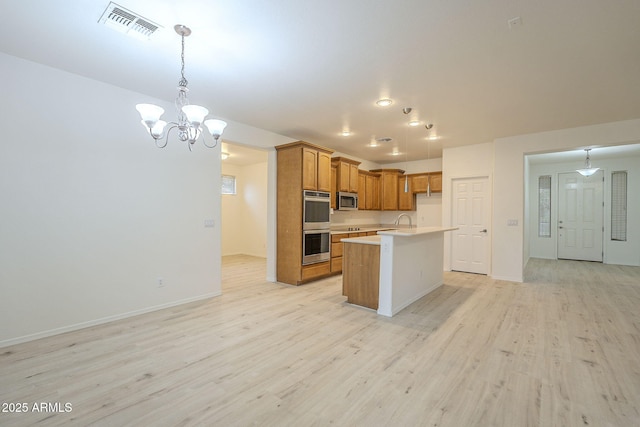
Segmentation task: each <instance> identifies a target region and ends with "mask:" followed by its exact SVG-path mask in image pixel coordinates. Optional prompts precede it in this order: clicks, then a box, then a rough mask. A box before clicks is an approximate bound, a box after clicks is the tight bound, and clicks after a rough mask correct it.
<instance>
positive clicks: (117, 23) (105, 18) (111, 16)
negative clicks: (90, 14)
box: [98, 2, 162, 40]
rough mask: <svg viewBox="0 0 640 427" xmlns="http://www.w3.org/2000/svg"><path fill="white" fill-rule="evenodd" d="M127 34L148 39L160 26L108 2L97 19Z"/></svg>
mask: <svg viewBox="0 0 640 427" xmlns="http://www.w3.org/2000/svg"><path fill="white" fill-rule="evenodd" d="M98 22H100V23H102V24H105V25H107V26H108V27H110V28H113V29H115V30H118V31H120V32H122V33H125V34H127V35H130V36H133V37H136V38H141V39H145V40H148V39H149V38H151V36H152V35H153V34H154V33H155V32H156V31H157V30H159V29H160V28H162V26H160V25H158V24H156V23H154V22H152V21H151V20H149V19H147V18H143V17H141V16H140V15H138V14H136V13H134V12H132V11H130V10H128V9H126V8H124V7H122V6H120V5H119V4H116V3H114V2H110V3H109V5H108V6H107V8H106V9H105V10H104V13H103V14H102V16H101V17H100V20H99V21H98Z"/></svg>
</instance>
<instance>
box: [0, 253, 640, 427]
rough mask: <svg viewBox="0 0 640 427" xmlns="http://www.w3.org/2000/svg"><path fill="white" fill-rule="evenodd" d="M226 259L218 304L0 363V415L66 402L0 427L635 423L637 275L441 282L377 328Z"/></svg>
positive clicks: (377, 321)
mask: <svg viewBox="0 0 640 427" xmlns="http://www.w3.org/2000/svg"><path fill="white" fill-rule="evenodd" d="M223 263H224V268H223V295H222V296H220V297H217V298H213V299H210V300H207V301H201V302H197V303H191V304H187V305H183V306H180V307H175V308H171V309H166V310H162V311H158V312H154V313H149V314H144V315H141V316H137V317H134V318H130V319H125V320H121V321H117V322H113V323H110V324H106V325H101V326H97V327H92V328H88V329H84V330H81V331H76V332H71V333H67V334H63V335H58V336H55V337H50V338H46V339H41V340H38V341H33V342H30V343H24V344H20V345H16V346H12V347H7V348H3V349H0V402H5V403H7V402H12V403H19V402H26V403H28V404H29V405H32V404H33V403H37V402H59V403H61V404H62V405H64V403H67V402H68V403H71V404H72V411H71V412H68V413H33V412H31V413H26V414H24V413H23V414H8V413H0V425H2V426H32V425H37V426H40V425H41V426H58V425H60V426H62V425H65V426H66V425H82V426H84V425H102V426H110V427H111V426H182V425H189V426H251V425H258V426H327V425H332V426H453V427H466V426H509V427H514V426H545V427H546V426H562V427H565V426H592V427H594V426H625V427H626V426H640V268H637V267H621V266H612V265H602V264H596V263H583V262H575V261H548V260H539V259H533V260H531V261H530V262H529V265H528V266H527V272H526V282H525V283H511V282H503V281H497V280H492V279H490V278H487V277H486V276H482V275H473V274H464V273H445V284H444V285H443V286H442V287H441V288H439V289H437V290H436V291H434V292H432V293H431V294H429V295H427V296H426V297H424V298H422V299H421V300H419V301H417V302H415V303H414V304H412V305H411V306H409V307H408V308H407V309H405V310H403V311H402V312H401V313H399V314H398V315H397V316H395V317H393V318H385V317H381V316H378V315H376V313H375V312H373V311H371V310H367V309H362V308H358V307H354V306H350V305H348V304H346V303H345V302H344V301H345V298H344V297H343V296H342V295H341V279H340V276H338V277H333V278H329V279H326V280H322V281H319V282H315V283H311V284H307V285H303V286H299V287H293V286H288V285H280V284H273V283H269V282H266V281H265V280H264V277H265V275H266V274H265V261H264V260H263V259H259V258H252V257H247V256H234V257H228V258H225V259H224V261H223ZM30 409H31V408H30Z"/></svg>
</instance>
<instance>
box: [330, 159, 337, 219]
mask: <svg viewBox="0 0 640 427" xmlns="http://www.w3.org/2000/svg"><path fill="white" fill-rule="evenodd" d="M337 180H338V165H334V164H333V163H332V164H331V208H333V209H337V208H338V201H337V199H336V188H337V187H336V186H337V184H336V182H337Z"/></svg>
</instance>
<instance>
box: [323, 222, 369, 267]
mask: <svg viewBox="0 0 640 427" xmlns="http://www.w3.org/2000/svg"><path fill="white" fill-rule="evenodd" d="M372 233H373V234H376V232H375V231H374V232H372ZM370 235H371V234H369V233H367V232H365V231H361V232H357V233H339V234H332V235H331V273H342V251H343V247H344V243H342V242H341V241H340V239H346V238H347V237H362V236H370Z"/></svg>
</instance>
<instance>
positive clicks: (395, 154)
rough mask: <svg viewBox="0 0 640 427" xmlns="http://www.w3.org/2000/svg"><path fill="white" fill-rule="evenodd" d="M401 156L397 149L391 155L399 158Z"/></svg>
mask: <svg viewBox="0 0 640 427" xmlns="http://www.w3.org/2000/svg"><path fill="white" fill-rule="evenodd" d="M400 154H402V153H401V152H399V151H398V149H397V148H394V149H393V152H392V153H391V155H392V156H399V155H400Z"/></svg>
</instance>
